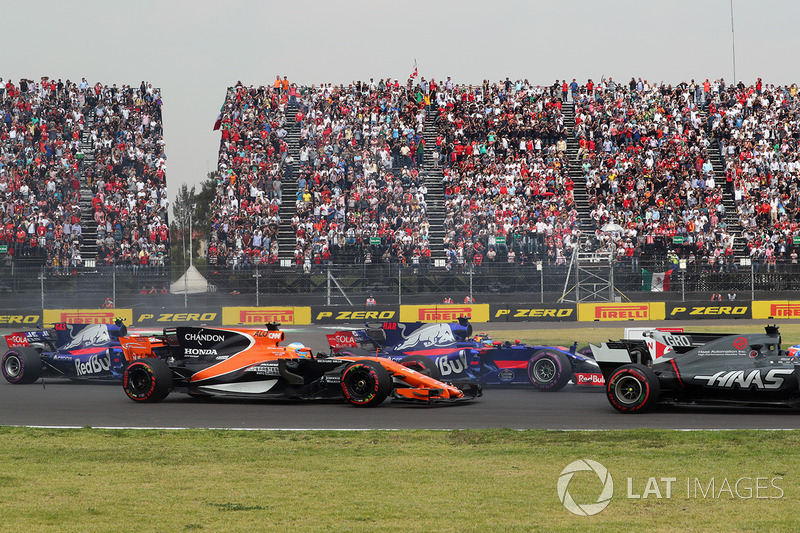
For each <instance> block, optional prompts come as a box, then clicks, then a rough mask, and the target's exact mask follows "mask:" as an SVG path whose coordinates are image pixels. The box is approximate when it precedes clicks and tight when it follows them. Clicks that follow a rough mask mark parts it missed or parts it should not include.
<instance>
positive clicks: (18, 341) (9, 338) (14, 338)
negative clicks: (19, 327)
mask: <svg viewBox="0 0 800 533" xmlns="http://www.w3.org/2000/svg"><path fill="white" fill-rule="evenodd" d="M6 345H8V347H9V348H17V347H20V346H29V344H28V339H27V338H26V336H25V335H24V334H22V333H14V334H12V335H6Z"/></svg>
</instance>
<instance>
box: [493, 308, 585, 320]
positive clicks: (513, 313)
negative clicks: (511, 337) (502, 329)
mask: <svg viewBox="0 0 800 533" xmlns="http://www.w3.org/2000/svg"><path fill="white" fill-rule="evenodd" d="M489 309H490V310H491V317H489V320H490V321H491V322H575V321H577V320H578V310H577V308H576V306H575V304H534V305H500V304H491V305H490V306H489Z"/></svg>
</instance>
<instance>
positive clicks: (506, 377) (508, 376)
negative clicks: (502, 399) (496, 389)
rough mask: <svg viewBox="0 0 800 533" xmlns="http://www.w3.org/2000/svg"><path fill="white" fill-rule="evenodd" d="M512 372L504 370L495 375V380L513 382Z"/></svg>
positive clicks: (507, 369)
mask: <svg viewBox="0 0 800 533" xmlns="http://www.w3.org/2000/svg"><path fill="white" fill-rule="evenodd" d="M514 375H515V374H514V371H513V370H511V369H510V368H505V369H503V370H501V371H500V372H498V373H497V379H499V380H500V381H513V380H514Z"/></svg>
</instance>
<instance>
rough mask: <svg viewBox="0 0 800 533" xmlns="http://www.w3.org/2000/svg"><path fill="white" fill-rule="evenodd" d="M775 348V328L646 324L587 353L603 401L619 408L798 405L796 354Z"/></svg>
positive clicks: (777, 345) (628, 410)
mask: <svg viewBox="0 0 800 533" xmlns="http://www.w3.org/2000/svg"><path fill="white" fill-rule="evenodd" d="M780 347H781V336H780V333H779V331H778V328H777V327H776V326H767V327H766V328H765V333H758V334H735V333H734V334H727V333H691V332H687V331H680V330H669V329H665V330H661V329H652V330H649V331H645V332H643V333H640V338H627V339H624V340H619V341H610V342H604V343H602V344H601V345H600V346H594V345H593V346H592V353H594V356H595V359H596V360H597V363H598V364H599V365H600V368H601V369H602V371H603V375H604V376H605V380H606V396H607V397H608V401H609V402H610V403H611V405H612V406H613V407H614V408H615V409H617V410H618V411H621V412H623V413H636V412H641V411H645V410H647V409H648V408H650V407H652V406H653V405H656V404H677V403H698V404H730V405H751V406H767V407H798V406H800V388H799V387H798V377H797V375H798V374H797V368H798V365H800V359H799V358H798V357H796V356H789V355H788V354H787V352H784V351H782V350H781V349H780Z"/></svg>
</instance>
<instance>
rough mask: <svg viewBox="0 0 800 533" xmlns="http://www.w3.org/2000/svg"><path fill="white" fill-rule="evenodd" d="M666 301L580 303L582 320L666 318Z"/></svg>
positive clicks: (579, 319) (579, 314)
mask: <svg viewBox="0 0 800 533" xmlns="http://www.w3.org/2000/svg"><path fill="white" fill-rule="evenodd" d="M665 308H666V307H665V304H664V302H644V303H600V304H578V321H580V322H618V321H620V320H664V318H665Z"/></svg>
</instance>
